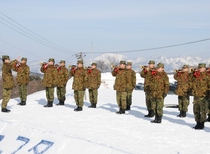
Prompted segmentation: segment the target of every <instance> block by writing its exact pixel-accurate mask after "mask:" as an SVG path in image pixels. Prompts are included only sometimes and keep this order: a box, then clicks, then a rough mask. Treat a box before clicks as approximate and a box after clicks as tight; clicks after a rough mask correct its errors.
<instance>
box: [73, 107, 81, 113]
mask: <svg viewBox="0 0 210 154" xmlns="http://www.w3.org/2000/svg"><path fill="white" fill-rule="evenodd" d="M74 111H76V112H78V111H82V107H79V106H78V107H77V108H76V109H74Z"/></svg>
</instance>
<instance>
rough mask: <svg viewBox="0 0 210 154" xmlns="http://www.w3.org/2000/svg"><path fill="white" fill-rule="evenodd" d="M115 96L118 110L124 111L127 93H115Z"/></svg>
mask: <svg viewBox="0 0 210 154" xmlns="http://www.w3.org/2000/svg"><path fill="white" fill-rule="evenodd" d="M116 96H117V104H118V106H119V108H120V109H123V110H125V109H126V107H127V103H126V97H127V92H122V91H116Z"/></svg>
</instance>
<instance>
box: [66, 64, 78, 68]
mask: <svg viewBox="0 0 210 154" xmlns="http://www.w3.org/2000/svg"><path fill="white" fill-rule="evenodd" d="M72 67H77V66H76V65H70V64H69V65H68V68H72Z"/></svg>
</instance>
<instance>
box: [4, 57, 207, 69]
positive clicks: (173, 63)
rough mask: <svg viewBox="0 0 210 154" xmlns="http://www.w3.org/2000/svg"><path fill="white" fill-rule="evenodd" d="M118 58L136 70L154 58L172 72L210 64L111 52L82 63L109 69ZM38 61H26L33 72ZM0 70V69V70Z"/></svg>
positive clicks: (200, 61) (195, 60)
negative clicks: (101, 63)
mask: <svg viewBox="0 0 210 154" xmlns="http://www.w3.org/2000/svg"><path fill="white" fill-rule="evenodd" d="M120 60H126V61H131V62H132V63H133V69H134V70H135V71H136V72H139V71H140V67H139V66H141V65H148V64H147V63H148V61H149V60H154V61H155V62H156V64H157V63H159V62H162V63H164V64H165V70H166V72H173V71H174V70H175V69H180V68H181V67H182V66H183V65H184V64H188V65H190V66H197V65H198V63H206V64H207V66H208V65H209V64H210V58H208V57H207V58H200V57H190V56H188V57H184V56H179V57H164V56H161V57H150V58H144V57H137V58H136V59H129V58H128V57H127V56H125V55H123V54H113V53H106V54H103V55H100V56H98V57H96V58H94V59H84V65H85V66H89V65H90V64H91V63H92V62H93V61H96V62H98V61H103V62H104V65H106V66H107V68H108V69H107V71H108V72H109V71H110V67H111V65H118V64H119V61H120ZM40 62H44V61H42V60H40V61H33V62H28V65H29V66H30V69H31V72H35V73H41V72H40ZM66 63H67V64H66V65H67V66H68V65H69V64H70V65H73V64H71V63H69V62H68V61H67V62H66ZM0 71H1V70H0Z"/></svg>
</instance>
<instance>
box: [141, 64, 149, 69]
mask: <svg viewBox="0 0 210 154" xmlns="http://www.w3.org/2000/svg"><path fill="white" fill-rule="evenodd" d="M140 68H141V69H147V68H148V66H146V65H142V66H140Z"/></svg>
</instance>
